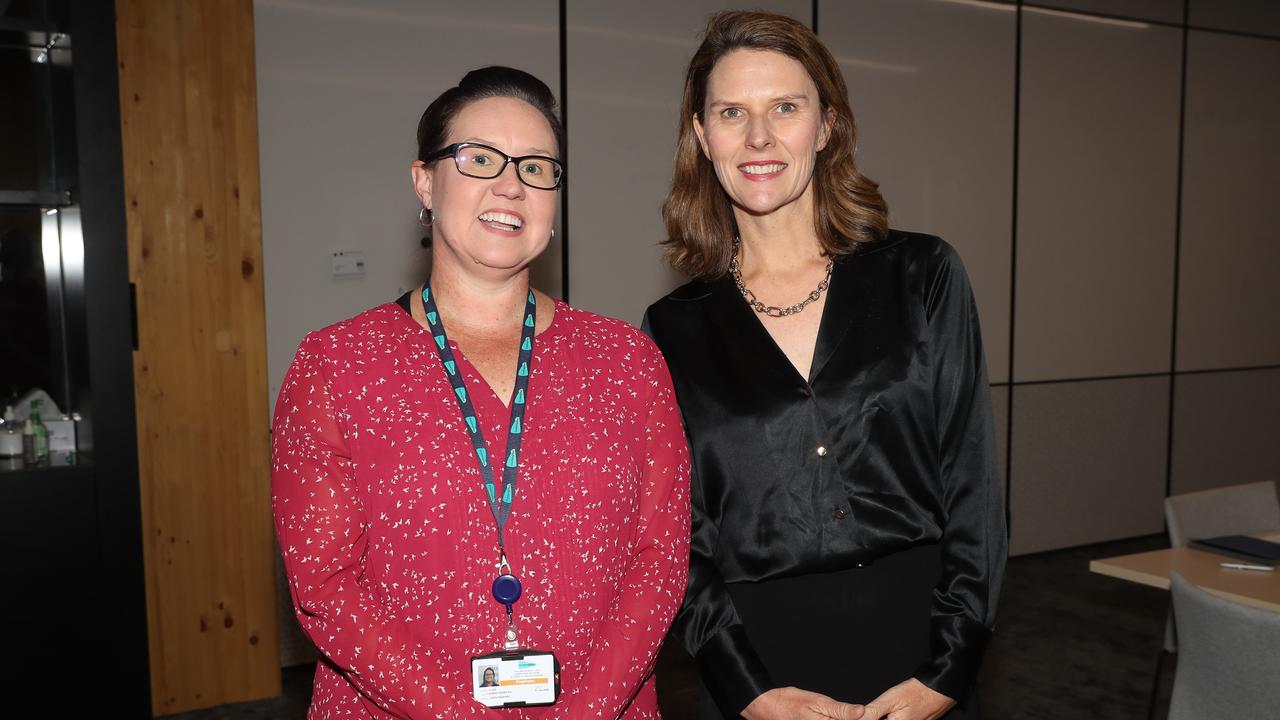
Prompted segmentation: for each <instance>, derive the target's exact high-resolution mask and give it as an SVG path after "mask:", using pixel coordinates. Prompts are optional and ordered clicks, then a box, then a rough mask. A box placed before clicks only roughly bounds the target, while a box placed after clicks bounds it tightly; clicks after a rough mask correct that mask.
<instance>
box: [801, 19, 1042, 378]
mask: <svg viewBox="0 0 1280 720" xmlns="http://www.w3.org/2000/svg"><path fill="white" fill-rule="evenodd" d="M1015 10H1016V9H1015V8H1014V6H1012V5H1007V6H1000V5H991V4H986V5H984V4H977V3H974V4H962V3H947V2H936V0H864V1H863V2H824V3H822V4H821V5H820V6H819V24H818V28H819V30H820V32H821V35H822V39H823V41H824V42H825V43H826V44H827V46H828V47H830V48H831V52H832V53H833V54H835V56H836V57H837V59H838V60H839V61H840V68H841V70H842V71H843V72H844V76H845V81H846V83H847V84H848V86H849V99H850V102H851V103H852V105H853V111H854V114H855V116H856V117H857V120H858V128H859V138H858V152H859V155H858V162H859V164H860V167H861V168H862V170H863V172H865V173H866V174H867V175H868V176H869V177H871V178H872V179H874V180H876V181H877V182H879V183H880V190H881V192H882V193H884V196H885V199H886V200H887V202H888V204H889V219H890V222H891V223H892V225H893V226H894V227H898V228H903V229H910V230H919V231H922V232H929V233H933V234H935V235H940V236H942V237H943V238H945V239H946V240H947V241H949V242H950V243H951V244H952V245H955V246H956V249H957V250H959V252H960V255H961V257H963V258H964V263H965V268H966V269H967V270H968V272H969V276H970V279H971V280H972V282H973V286H974V294H975V295H976V296H977V299H978V307H979V311H980V313H981V316H982V330H983V340H984V342H985V345H986V351H987V366H988V368H989V370H990V375H991V381H992V382H1007V381H1008V379H1009V363H1008V360H1009V282H1010V279H1009V273H1010V264H1011V256H1012V255H1011V222H1010V221H1011V218H1012V213H1013V120H1014V101H1013V99H1014V61H1015V47H1016V45H1015V43H1016V40H1017V24H1016V23H1017V15H1016V12H1015ZM886 29H891V30H892V31H891V32H887V31H886Z"/></svg>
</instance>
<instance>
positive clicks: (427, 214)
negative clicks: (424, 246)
mask: <svg viewBox="0 0 1280 720" xmlns="http://www.w3.org/2000/svg"><path fill="white" fill-rule="evenodd" d="M435 221H436V214H435V213H433V212H431V208H426V207H424V208H422V209H421V210H419V211H418V224H419V225H421V226H422V227H431V225H432V223H434V222H435Z"/></svg>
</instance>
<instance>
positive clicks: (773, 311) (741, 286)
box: [729, 242, 835, 318]
mask: <svg viewBox="0 0 1280 720" xmlns="http://www.w3.org/2000/svg"><path fill="white" fill-rule="evenodd" d="M834 267H835V258H830V257H829V258H827V276H826V277H824V278H822V282H820V283H818V287H816V288H814V289H813V292H811V293H809V296H808V297H806V298H805V299H804V300H801V301H800V302H798V303H796V304H795V305H788V306H787V307H776V306H774V305H765V304H764V303H762V302H760V301H759V300H757V299H756V294H755V293H753V292H751V290H750V289H748V288H747V285H746V283H744V282H742V273H741V272H740V271H739V268H738V243H736V242H735V243H734V244H733V257H732V258H730V259H729V274H730V275H732V276H733V284H734V285H737V286H738V292H740V293H742V297H743V298H745V299H746V301H747V304H748V305H750V306H751V309H752V310H755V311H756V312H758V313H762V314H764V315H768V316H769V317H775V318H778V317H786V316H788V315H795V314H796V313H798V312H800V311H801V310H804V309H805V307H807V306H808V305H809V303H811V302H813V301H815V300H817V299H818V298H820V297H822V293H824V292H826V291H827V286H828V285H830V284H831V270H832V268H834Z"/></svg>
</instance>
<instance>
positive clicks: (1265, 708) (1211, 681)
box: [1169, 572, 1280, 720]
mask: <svg viewBox="0 0 1280 720" xmlns="http://www.w3.org/2000/svg"><path fill="white" fill-rule="evenodd" d="M1170 590H1172V592H1173V614H1174V617H1175V619H1176V620H1175V621H1176V623H1177V627H1178V645H1179V648H1178V672H1177V675H1176V676H1175V677H1174V681H1173V697H1172V698H1171V700H1170V703H1169V720H1203V719H1204V718H1272V717H1276V712H1277V708H1280V681H1278V679H1280V653H1278V652H1276V649H1277V648H1280V612H1271V611H1268V610H1261V609H1258V608H1253V607H1249V606H1247V605H1241V604H1240V603H1236V602H1232V601H1230V600H1225V599H1223V598H1220V597H1217V596H1216V595H1211V594H1209V593H1208V592H1206V591H1204V590H1201V589H1200V588H1198V587H1196V586H1195V585H1193V584H1191V583H1190V582H1188V581H1187V580H1186V579H1185V578H1183V577H1182V576H1181V575H1179V574H1178V573H1176V572H1175V573H1174V574H1173V577H1171V578H1170Z"/></svg>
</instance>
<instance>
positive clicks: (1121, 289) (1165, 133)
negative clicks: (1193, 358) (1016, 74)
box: [1014, 8, 1182, 381]
mask: <svg viewBox="0 0 1280 720" xmlns="http://www.w3.org/2000/svg"><path fill="white" fill-rule="evenodd" d="M1181 48H1182V34H1181V31H1179V30H1175V29H1172V28H1167V27H1159V26H1154V25H1146V24H1143V23H1132V22H1126V23H1124V24H1114V23H1099V22H1095V21H1092V20H1087V19H1082V18H1080V17H1078V16H1070V15H1062V14H1058V13H1045V12H1041V11H1037V10H1034V9H1032V8H1026V9H1025V10H1024V17H1023V41H1022V52H1023V59H1022V86H1021V103H1022V111H1021V128H1020V135H1021V137H1020V143H1019V148H1020V149H1019V156H1020V157H1019V162H1020V168H1019V189H1018V203H1019V207H1018V240H1017V242H1018V252H1017V268H1016V270H1015V272H1016V273H1017V278H1018V281H1017V298H1016V300H1015V308H1016V310H1015V313H1014V317H1015V328H1014V342H1015V347H1014V375H1015V379H1017V380H1020V381H1025V380H1046V379H1063V378H1077V377H1091V376H1105V375H1123V374H1135V373H1150V372H1161V371H1166V370H1168V369H1169V348H1170V342H1171V338H1170V333H1171V331H1172V327H1171V326H1172V322H1173V311H1172V302H1173V256H1174V223H1175V219H1176V217H1175V216H1176V202H1177V161H1178V107H1179V96H1180V68H1181V52H1182V50H1181Z"/></svg>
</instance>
